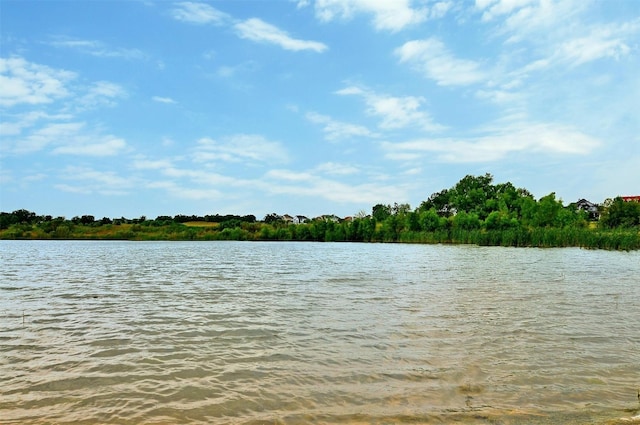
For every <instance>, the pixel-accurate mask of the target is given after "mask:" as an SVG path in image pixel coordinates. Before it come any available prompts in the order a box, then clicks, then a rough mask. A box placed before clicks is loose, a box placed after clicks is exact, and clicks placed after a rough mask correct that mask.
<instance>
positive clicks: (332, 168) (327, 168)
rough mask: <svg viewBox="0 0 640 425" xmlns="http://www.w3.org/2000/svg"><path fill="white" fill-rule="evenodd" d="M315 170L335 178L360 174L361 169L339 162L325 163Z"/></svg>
mask: <svg viewBox="0 0 640 425" xmlns="http://www.w3.org/2000/svg"><path fill="white" fill-rule="evenodd" d="M315 169H316V170H317V171H318V172H320V173H324V174H329V175H334V176H348V175H353V174H358V173H360V169H359V168H358V167H355V166H353V165H350V164H341V163H337V162H324V163H322V164H320V165H318V166H317V167H316V168H315Z"/></svg>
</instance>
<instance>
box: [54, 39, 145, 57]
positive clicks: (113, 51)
mask: <svg viewBox="0 0 640 425" xmlns="http://www.w3.org/2000/svg"><path fill="white" fill-rule="evenodd" d="M48 44H49V45H51V46H53V47H57V48H66V49H74V50H77V51H79V52H80V53H84V54H88V55H91V56H96V57H101V58H121V59H146V58H147V55H146V54H145V53H144V52H142V51H141V50H138V49H127V48H122V47H110V46H108V45H107V44H105V43H103V42H101V41H97V40H78V39H70V38H66V37H57V38H56V39H55V40H54V41H51V42H49V43H48Z"/></svg>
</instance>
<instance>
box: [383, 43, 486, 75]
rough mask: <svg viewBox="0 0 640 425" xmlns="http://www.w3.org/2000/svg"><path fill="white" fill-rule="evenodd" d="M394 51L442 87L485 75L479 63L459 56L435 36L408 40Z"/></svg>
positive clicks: (401, 58) (403, 60)
mask: <svg viewBox="0 0 640 425" xmlns="http://www.w3.org/2000/svg"><path fill="white" fill-rule="evenodd" d="M395 53H396V55H397V56H398V57H399V59H400V62H401V63H408V64H409V65H411V66H413V67H414V68H415V69H416V70H417V71H419V72H421V73H423V74H424V76H425V77H427V78H430V79H432V80H435V81H436V83H438V85H441V86H457V85H468V84H474V83H478V82H481V81H483V80H484V79H485V78H486V73H485V72H484V71H483V70H482V69H481V66H480V64H479V63H478V62H475V61H472V60H468V59H458V58H456V57H455V56H454V55H453V54H452V53H451V52H449V50H448V49H447V48H446V46H445V45H444V43H443V42H442V41H440V40H438V39H437V38H434V37H432V38H428V39H425V40H412V41H408V42H406V43H405V44H403V45H402V46H401V47H399V48H397V49H396V51H395Z"/></svg>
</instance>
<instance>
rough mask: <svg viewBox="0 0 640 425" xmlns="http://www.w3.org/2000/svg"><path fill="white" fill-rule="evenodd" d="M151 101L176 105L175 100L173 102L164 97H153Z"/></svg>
mask: <svg viewBox="0 0 640 425" xmlns="http://www.w3.org/2000/svg"><path fill="white" fill-rule="evenodd" d="M151 100H153V101H154V102H158V103H167V104H171V103H176V101H175V100H173V99H172V98H170V97H162V96H153V97H152V98H151Z"/></svg>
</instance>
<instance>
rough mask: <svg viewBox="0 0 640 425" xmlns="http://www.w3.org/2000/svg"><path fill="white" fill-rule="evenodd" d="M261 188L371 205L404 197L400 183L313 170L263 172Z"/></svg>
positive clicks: (404, 192) (275, 192)
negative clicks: (347, 179)
mask: <svg viewBox="0 0 640 425" xmlns="http://www.w3.org/2000/svg"><path fill="white" fill-rule="evenodd" d="M264 180H265V183H264V184H263V187H264V190H265V191H267V192H269V193H271V194H275V195H291V196H303V197H309V198H320V199H325V200H327V201H331V202H337V203H344V204H354V203H355V204H364V205H367V204H369V205H372V204H375V203H377V202H380V201H381V200H385V199H399V198H400V199H406V197H407V193H406V192H407V189H406V187H403V186H396V185H391V184H382V183H381V182H378V181H369V182H366V183H349V182H344V181H338V180H335V179H331V178H326V177H322V176H319V175H317V174H316V173H314V172H312V171H302V172H300V171H291V170H283V169H277V170H271V171H269V172H267V173H266V174H265V175H264Z"/></svg>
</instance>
